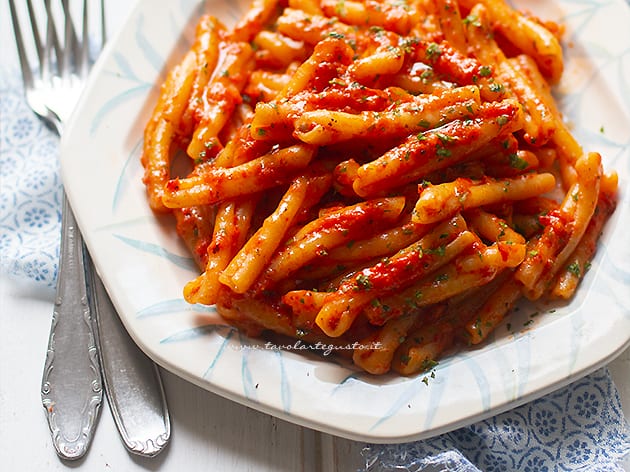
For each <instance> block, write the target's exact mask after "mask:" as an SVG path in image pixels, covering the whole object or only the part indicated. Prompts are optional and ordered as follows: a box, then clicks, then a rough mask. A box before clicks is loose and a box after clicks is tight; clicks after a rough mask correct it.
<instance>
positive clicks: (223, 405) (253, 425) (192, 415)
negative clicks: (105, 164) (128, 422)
mask: <svg viewBox="0 0 630 472" xmlns="http://www.w3.org/2000/svg"><path fill="white" fill-rule="evenodd" d="M130 4H131V2H129V1H128V0H107V5H108V10H109V24H108V25H109V30H110V33H113V32H114V31H115V30H116V29H117V28H118V27H119V26H120V25H121V24H122V22H123V21H124V18H125V16H126V14H127V13H128V11H129V9H130V6H131V5H130ZM7 13H8V12H7V4H6V2H2V5H1V6H0V28H2V29H1V30H0V32H1V33H2V38H3V41H2V48H0V49H2V50H5V48H7V47H9V45H10V44H12V42H6V41H5V39H6V38H9V40H10V38H11V36H10V25H9V19H8V14H7ZM7 30H9V31H7ZM0 119H3V120H4V119H10V118H8V117H0ZM0 185H1V183H0ZM53 297H54V294H53V292H52V291H47V290H41V289H40V290H38V291H34V290H33V288H32V287H28V286H25V285H20V284H18V283H15V282H14V281H12V280H8V279H7V278H6V277H1V278H0V470H2V471H10V472H13V471H25V472H30V471H38V472H45V471H49V472H54V471H64V470H68V469H69V468H74V467H77V468H79V469H80V470H89V471H124V472H134V471H147V470H149V471H152V470H153V471H161V472H174V471H180V470H185V471H186V472H197V471H234V472H242V471H256V472H266V471H276V472H277V471H287V472H298V471H305V472H311V471H319V470H322V471H326V472H335V471H351V470H356V468H357V467H359V466H361V465H363V461H362V458H361V453H360V451H361V448H362V444H361V443H357V442H353V441H348V440H345V439H340V438H334V437H332V436H330V435H327V434H320V433H318V432H315V431H312V430H309V429H305V428H301V427H298V426H295V425H292V424H289V423H287V422H284V421H281V420H278V419H275V418H273V417H270V416H268V415H265V414H262V413H258V412H256V411H253V410H251V409H249V408H245V407H243V406H240V405H238V404H235V403H233V402H230V401H228V400H225V399H223V398H221V397H219V396H217V395H214V394H211V393H209V392H206V391H204V390H202V389H200V388H198V387H196V386H194V385H192V384H190V383H188V382H186V381H184V380H182V379H180V378H178V377H177V376H175V375H173V374H170V373H169V372H166V371H162V375H163V380H164V384H165V388H166V393H167V396H168V400H169V406H170V412H171V415H172V440H171V444H170V445H169V446H168V448H167V449H166V450H165V451H164V452H163V453H162V454H161V455H159V456H158V457H156V458H154V459H144V458H139V457H136V456H133V455H131V454H129V453H128V452H127V451H126V449H125V448H124V446H123V444H122V442H121V441H120V439H119V437H118V434H117V431H116V429H115V426H114V423H113V420H112V418H111V415H110V413H109V409H108V407H107V405H106V404H104V407H103V409H102V411H101V416H100V420H99V424H98V428H97V431H96V434H95V437H94V442H93V444H92V447H91V449H90V451H89V452H88V454H87V456H86V457H85V458H84V459H82V460H81V461H79V462H77V463H72V464H69V463H64V462H62V461H60V460H59V459H58V458H57V456H56V454H55V452H54V449H53V447H52V443H51V441H50V437H49V433H48V426H47V424H46V421H45V416H44V412H43V408H42V406H41V401H40V394H39V389H40V381H41V373H42V367H43V361H44V358H45V349H46V344H47V339H48V330H49V327H50V317H51V309H52V302H53ZM610 369H611V372H612V373H613V376H614V378H615V381H616V384H617V387H618V388H619V390H620V393H621V395H622V401H623V403H624V411H625V413H626V416H627V417H630V350H628V351H626V352H625V353H624V354H623V355H622V356H621V357H620V358H618V359H617V360H616V361H615V362H613V363H612V364H611V365H610ZM627 470H629V471H630V463H629V464H628V466H627Z"/></svg>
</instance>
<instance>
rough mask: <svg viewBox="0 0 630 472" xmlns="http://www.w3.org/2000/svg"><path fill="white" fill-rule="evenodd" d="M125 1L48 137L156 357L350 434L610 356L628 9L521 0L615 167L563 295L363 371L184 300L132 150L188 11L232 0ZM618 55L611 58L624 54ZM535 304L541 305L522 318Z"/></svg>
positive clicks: (495, 396) (584, 128) (522, 391)
mask: <svg viewBox="0 0 630 472" xmlns="http://www.w3.org/2000/svg"><path fill="white" fill-rule="evenodd" d="M242 1H243V0H240V2H239V3H238V4H236V3H232V2H228V1H227V0H209V1H207V2H205V6H204V5H200V3H199V2H198V1H197V0H179V1H173V0H139V2H138V4H137V6H136V8H135V10H134V11H133V13H132V14H131V16H130V18H129V20H128V21H127V23H126V25H125V26H124V27H123V28H122V30H121V32H120V34H119V35H118V36H117V37H116V38H115V39H114V40H113V41H112V42H111V43H110V44H109V47H108V48H107V50H106V51H105V53H104V55H103V57H102V58H101V60H100V62H99V63H98V65H97V67H96V69H95V70H94V74H93V76H92V78H91V81H90V83H89V86H88V88H87V90H86V93H85V95H84V96H83V99H82V101H81V103H80V105H79V107H78V110H77V112H76V114H75V115H74V117H73V120H72V121H71V123H70V124H69V126H68V127H67V129H66V132H65V135H64V139H63V143H62V174H63V178H64V182H65V186H66V190H67V192H68V196H69V198H70V201H71V203H72V206H73V207H74V210H75V213H76V216H77V218H78V221H79V224H80V227H81V229H82V231H83V233H84V235H85V238H86V242H87V244H88V247H89V249H90V252H91V254H92V255H93V258H94V261H95V263H96V265H97V268H98V270H99V272H100V274H101V276H102V277H103V279H104V282H105V285H106V286H107V289H108V291H109V292H110V294H111V296H112V298H113V301H114V303H115V305H116V307H117V309H118V310H119V313H120V316H121V318H122V320H123V322H124V324H125V326H126V327H127V329H128V331H129V333H130V334H131V336H132V337H133V338H134V340H135V341H136V342H137V343H138V344H139V345H140V347H141V348H142V349H143V350H144V351H145V352H146V353H147V354H148V355H149V356H150V357H152V358H153V359H154V360H155V361H156V362H158V363H159V364H161V365H162V366H163V367H165V368H166V369H169V370H170V371H172V372H174V373H176V374H178V375H180V376H182V377H183V378H186V379H188V380H189V381H191V382H194V383H196V384H198V385H200V386H201V387H203V388H206V389H208V390H210V391H212V392H216V393H218V394H219V395H223V396H225V397H228V398H231V399H233V400H235V401H237V402H240V403H243V404H245V405H248V406H250V407H252V408H255V409H258V410H261V411H264V412H267V413H270V414H273V415H276V416H278V417H280V418H283V419H286V420H288V421H291V422H295V423H297V424H301V425H305V426H308V427H312V428H315V429H318V430H322V431H326V432H329V433H332V434H336V435H340V436H344V437H348V438H351V439H357V440H365V441H372V442H402V441H409V440H413V439H419V438H423V437H428V436H431V435H435V434H438V433H441V432H444V431H447V430H450V429H454V428H456V427H459V426H463V425H465V424H467V423H471V422H473V421H475V420H479V419H481V418H484V417H487V416H490V415H492V414H495V413H498V412H500V411H503V410H506V409H508V408H511V407H514V406H516V405H518V404H521V403H523V402H525V401H528V400H531V399H533V398H535V397H538V396H540V395H543V394H544V393H546V392H549V391H551V390H553V389H556V388H558V387H560V386H562V385H565V384H567V383H568V382H570V381H571V380H573V379H576V378H578V377H580V376H582V375H585V374H587V373H589V372H591V371H592V370H594V369H596V368H598V367H599V366H601V365H603V364H604V363H606V362H608V361H610V360H611V359H612V358H613V357H614V356H615V355H616V354H618V353H620V352H621V351H622V350H623V349H624V347H625V346H627V345H628V343H629V340H630V244H628V243H629V242H630V240H629V238H628V235H627V234H628V233H627V228H628V226H630V209H629V205H630V197H629V195H628V191H627V189H628V180H629V177H630V134H629V130H630V119H629V117H628V110H629V109H630V89H629V88H628V87H629V85H628V82H627V80H628V78H629V77H630V56H629V55H628V52H627V45H628V44H630V31H629V30H628V28H627V26H628V25H629V24H630V11H629V9H628V6H627V5H626V4H625V3H624V2H623V0H619V1H605V2H604V1H602V2H597V1H590V2H583V1H579V0H574V1H570V0H556V1H544V2H543V1H540V0H521V1H519V2H517V4H519V5H520V6H522V7H525V8H529V9H531V10H532V11H534V12H535V13H537V14H539V15H540V16H542V17H549V18H554V19H560V20H564V21H566V23H567V27H568V30H567V34H566V39H567V44H569V46H568V47H567V49H566V74H565V77H566V80H565V81H564V82H563V83H562V84H561V86H560V87H559V88H558V93H559V95H560V98H561V103H562V108H563V110H564V112H565V114H566V116H567V117H568V118H569V119H570V120H571V122H572V123H573V124H574V132H575V134H576V135H577V136H578V138H579V140H580V141H581V142H582V143H583V144H584V146H585V148H586V149H588V150H599V151H601V152H602V153H603V155H604V156H605V164H606V168H607V169H613V168H614V169H616V170H617V171H618V173H619V177H620V189H621V201H620V202H619V206H618V208H617V211H616V212H615V214H614V215H613V217H612V220H611V221H610V222H609V223H608V225H607V227H606V229H605V233H604V235H603V239H602V243H601V247H600V248H599V252H598V253H597V257H596V259H595V260H594V261H593V265H592V269H591V270H590V271H589V272H588V274H587V276H586V279H585V280H584V282H583V284H582V285H581V287H580V289H579V291H578V293H577V296H576V297H575V298H574V299H573V300H572V301H571V303H570V304H568V305H566V306H553V307H552V306H538V307H531V308H527V309H522V310H521V311H520V313H519V314H518V315H517V316H515V317H514V318H512V319H511V321H510V324H511V329H510V330H509V331H508V328H507V326H503V327H501V328H500V329H499V330H498V332H497V333H496V335H495V336H494V340H493V342H491V343H489V344H486V345H484V346H483V347H482V348H480V349H475V350H463V351H461V352H460V353H459V354H457V355H454V356H452V357H450V358H448V359H445V360H443V361H442V362H441V363H440V364H439V365H438V367H437V368H436V370H435V378H429V379H428V380H429V381H428V382H424V381H423V376H419V377H414V378H401V377H397V376H384V377H380V378H374V377H371V376H369V375H366V374H363V373H358V372H355V371H353V370H351V369H348V368H347V367H345V366H342V365H339V364H337V363H335V362H333V361H332V358H331V356H328V357H326V356H317V355H315V354H313V353H310V352H297V351H296V350H282V351H279V350H271V349H265V348H264V346H263V345H262V344H260V343H258V342H256V341H254V340H251V339H247V338H245V337H244V336H242V335H240V334H239V333H238V332H236V331H235V330H233V329H231V328H230V327H228V326H226V324H225V323H224V322H223V321H222V320H221V319H220V318H219V317H218V316H217V315H216V314H215V313H214V311H213V310H212V309H209V308H204V307H195V306H188V305H187V304H186V303H185V302H184V300H183V299H182V294H181V293H182V287H183V285H184V284H185V283H186V282H187V281H188V280H190V279H191V278H193V277H194V276H195V275H196V269H195V268H194V265H193V263H192V260H191V258H190V257H189V255H188V253H187V251H186V249H185V248H184V246H183V245H182V244H181V243H180V242H179V240H178V238H177V236H176V234H175V232H174V228H173V224H172V221H170V220H169V218H163V219H159V218H156V216H155V215H154V214H152V213H151V211H150V210H149V208H148V206H147V204H146V200H145V190H144V187H143V185H142V183H141V175H142V170H141V167H140V164H139V161H138V159H139V149H140V146H141V140H142V130H143V126H144V123H145V122H146V120H147V117H148V116H149V114H150V112H151V110H152V107H153V103H154V101H155V97H156V94H157V91H158V85H156V84H158V83H161V82H162V79H163V77H164V75H163V74H164V71H165V70H166V68H168V67H170V66H172V65H173V64H174V63H175V62H177V61H178V60H179V58H180V57H181V55H182V53H183V52H184V50H185V49H186V48H187V47H188V45H189V44H190V38H191V34H192V28H193V25H194V23H195V22H196V19H197V17H198V14H199V12H200V8H202V7H205V8H206V9H207V10H208V11H211V12H213V13H214V14H215V15H217V16H218V17H219V18H222V19H224V21H226V22H227V23H228V24H229V23H230V22H232V21H234V20H235V19H236V18H238V17H239V16H240V11H239V8H240V9H242V8H244V7H245V6H246V5H244V4H243V3H242ZM624 54H625V55H624ZM534 311H536V312H538V313H539V315H538V316H536V317H532V318H530V315H531V314H533V313H534Z"/></svg>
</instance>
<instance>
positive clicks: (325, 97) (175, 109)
mask: <svg viewBox="0 0 630 472" xmlns="http://www.w3.org/2000/svg"><path fill="white" fill-rule="evenodd" d="M561 36H562V28H561V26H560V25H558V24H556V23H553V22H550V21H547V22H543V21H541V20H539V19H538V18H536V17H535V16H533V15H531V14H528V13H525V12H521V11H518V10H516V9H514V8H512V7H510V6H509V5H508V4H507V3H505V2H504V0H406V1H402V2H401V1H398V0H397V1H389V0H379V1H377V0H343V1H341V0H254V1H253V3H252V5H251V7H250V9H249V10H248V11H247V12H246V13H245V15H244V16H243V17H242V19H241V20H239V21H238V22H237V23H236V24H235V25H234V26H233V27H231V28H230V27H228V26H226V25H224V24H223V23H222V22H221V21H220V20H219V19H218V18H214V17H213V16H211V15H204V16H203V17H202V18H200V20H199V23H198V26H197V29H196V32H195V41H194V43H193V44H192V46H191V48H190V50H189V51H188V53H187V54H186V55H185V56H184V57H183V58H182V59H181V61H180V62H179V63H178V64H176V65H175V66H174V67H172V69H171V70H170V71H169V73H168V76H167V77H166V79H165V81H164V83H163V85H162V87H161V89H160V94H159V98H158V100H157V102H156V104H155V107H154V110H153V113H152V115H151V118H150V120H149V122H148V123H147V125H146V128H145V140H144V150H143V155H142V163H143V165H144V168H145V174H144V183H145V185H146V189H147V194H148V202H149V205H150V206H151V208H152V209H153V210H155V211H156V212H165V213H172V214H173V215H174V219H175V222H176V229H177V232H178V234H179V235H180V236H181V237H182V238H183V239H184V241H185V242H186V244H187V245H188V247H189V248H190V250H191V252H192V254H193V256H194V258H195V260H196V261H197V263H198V264H199V267H200V274H199V276H198V277H196V278H194V279H193V280H191V281H190V282H189V283H188V284H186V286H185V287H183V288H182V290H183V294H184V298H185V299H186V300H187V301H189V302H190V303H202V304H208V305H216V307H217V309H218V311H219V313H221V315H222V316H223V317H224V318H226V319H227V320H229V321H230V322H231V323H233V324H234V325H235V326H237V327H239V328H240V329H242V330H243V331H244V332H245V333H247V334H249V335H252V336H261V335H264V334H265V333H268V332H271V333H276V334H277V335H280V336H285V337H291V338H295V339H299V340H301V341H303V342H305V343H319V342H321V343H325V345H327V346H339V347H340V349H339V351H338V352H339V353H342V354H345V355H346V356H347V357H348V358H351V359H352V361H353V362H354V364H355V365H357V366H358V367H359V368H361V369H363V370H365V371H367V372H369V373H372V374H383V373H386V372H388V371H390V370H394V371H395V372H398V373H400V374H403V375H412V374H415V373H418V372H420V371H423V370H426V369H428V368H431V367H433V366H434V365H435V363H436V362H437V360H438V359H439V358H440V356H442V355H443V354H444V353H445V352H446V351H447V350H448V349H450V348H451V347H453V346H455V345H457V344H463V345H466V344H479V343H482V342H484V341H485V340H486V339H487V338H488V335H489V334H490V333H492V332H493V330H494V329H495V328H496V327H497V326H498V325H499V324H500V323H501V322H502V321H503V320H504V319H505V317H506V316H508V314H509V312H510V309H511V308H512V307H513V306H514V304H515V303H517V302H518V301H519V300H520V299H522V298H526V299H530V300H539V299H542V298H549V299H554V298H556V299H569V298H571V297H572V296H573V294H574V292H575V290H577V288H578V285H579V282H580V280H581V279H582V278H583V277H584V273H585V272H586V269H587V268H588V264H589V261H590V259H591V258H592V257H593V254H594V252H595V249H596V244H597V241H598V238H599V236H600V234H601V232H602V228H603V226H604V224H605V222H606V220H607V219H608V217H609V216H610V215H611V214H612V212H613V211H614V208H615V202H616V192H617V179H616V174H615V173H614V172H613V173H605V171H604V169H603V165H602V156H600V155H599V154H598V153H597V152H595V151H585V150H583V149H582V147H581V145H580V144H579V143H578V142H577V140H576V139H575V138H574V136H573V135H572V134H571V131H570V129H569V127H568V126H567V124H566V123H565V122H564V120H563V116H562V114H561V112H560V111H559V109H558V106H557V104H556V103H555V101H554V98H553V95H552V92H551V90H552V87H553V86H554V85H555V84H557V83H558V82H559V80H560V79H561V76H562V71H563V67H564V64H563V57H562V47H561V43H560V40H561ZM176 159H179V160H182V159H183V160H185V161H187V164H188V167H189V170H187V171H186V172H185V173H180V174H175V173H174V171H173V170H172V165H173V162H174V161H175V160H176ZM180 167H181V166H180ZM344 346H346V347H347V346H353V348H352V349H341V348H342V347H344Z"/></svg>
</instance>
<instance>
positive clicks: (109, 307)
mask: <svg viewBox="0 0 630 472" xmlns="http://www.w3.org/2000/svg"><path fill="white" fill-rule="evenodd" d="M91 283H92V287H93V290H94V295H95V301H96V303H95V307H96V310H95V319H96V326H97V333H98V337H97V339H98V342H99V353H100V356H101V369H102V374H103V382H104V386H105V393H106V397H107V403H108V404H109V409H110V410H111V412H112V416H113V418H114V422H115V424H116V427H117V428H118V431H119V433H120V437H121V438H122V440H123V443H124V444H125V447H126V448H127V449H128V450H129V452H132V453H134V454H138V455H140V456H146V457H153V456H156V455H157V454H159V453H160V452H161V451H162V450H163V449H164V448H165V447H166V445H167V444H168V442H169V439H170V435H171V423H170V417H169V412H168V407H167V403H166V395H165V393H164V387H163V385H162V379H161V377H160V373H159V370H158V367H157V365H156V364H155V363H154V362H153V361H152V360H151V359H149V358H148V357H147V356H146V355H145V354H144V353H143V352H142V351H141V350H140V348H139V347H138V346H137V345H136V343H135V342H134V341H133V340H132V339H131V337H130V336H129V333H128V332H127V330H126V329H125V327H124V326H123V324H122V323H121V321H120V319H119V317H118V314H117V313H116V310H115V308H114V306H113V304H112V302H111V300H110V298H109V296H108V294H107V291H106V289H105V287H104V286H103V283H102V282H101V280H100V278H99V277H98V275H97V274H96V271H95V270H94V268H93V266H92V281H91Z"/></svg>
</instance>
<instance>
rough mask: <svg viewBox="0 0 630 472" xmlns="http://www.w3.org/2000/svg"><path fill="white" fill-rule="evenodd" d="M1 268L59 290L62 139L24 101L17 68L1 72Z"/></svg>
mask: <svg viewBox="0 0 630 472" xmlns="http://www.w3.org/2000/svg"><path fill="white" fill-rule="evenodd" d="M0 117H1V119H0V269H1V270H2V273H3V274H7V275H9V276H15V277H18V278H24V279H29V280H31V281H33V282H34V283H36V284H38V285H44V286H48V287H52V286H54V285H55V279H56V273H57V261H58V258H59V240H60V226H61V179H60V176H59V159H58V157H59V155H58V153H59V138H58V136H57V135H56V134H55V133H54V132H53V131H51V130H49V129H48V128H46V127H45V126H44V125H43V124H42V122H41V121H40V120H39V119H38V118H37V117H36V116H35V115H34V114H33V112H32V111H31V109H30V108H29V107H28V104H27V103H26V101H25V99H24V92H23V88H22V81H21V76H20V74H19V70H18V69H17V67H4V64H3V67H2V68H0Z"/></svg>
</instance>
